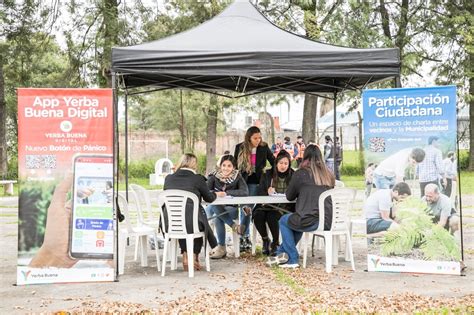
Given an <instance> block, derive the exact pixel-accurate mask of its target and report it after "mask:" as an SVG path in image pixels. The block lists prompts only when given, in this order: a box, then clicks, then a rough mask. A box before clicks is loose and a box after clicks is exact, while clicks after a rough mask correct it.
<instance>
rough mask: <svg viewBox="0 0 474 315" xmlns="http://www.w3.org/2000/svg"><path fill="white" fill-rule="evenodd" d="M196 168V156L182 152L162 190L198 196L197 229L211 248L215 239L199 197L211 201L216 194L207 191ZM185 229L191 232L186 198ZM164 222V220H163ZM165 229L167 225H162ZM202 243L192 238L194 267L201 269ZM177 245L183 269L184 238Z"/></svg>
mask: <svg viewBox="0 0 474 315" xmlns="http://www.w3.org/2000/svg"><path fill="white" fill-rule="evenodd" d="M196 170H197V158H196V156H195V155H194V154H190V153H187V154H184V155H183V156H182V157H181V159H180V161H179V163H178V165H177V167H176V172H175V173H174V174H170V175H168V176H166V178H165V184H164V187H163V190H167V189H180V190H185V191H189V192H192V193H193V194H195V195H196V196H197V197H198V200H199V214H198V224H199V230H200V231H205V232H206V238H207V240H208V242H209V245H210V246H211V248H215V247H216V246H217V240H216V238H215V237H214V234H213V233H212V230H211V228H210V227H209V223H208V221H207V216H206V213H205V212H204V208H203V207H202V206H201V199H204V200H205V201H207V202H213V201H214V200H215V199H216V198H217V196H216V193H215V192H212V191H209V188H208V187H207V185H206V179H205V177H204V176H202V175H199V174H196ZM163 215H164V216H166V215H167V213H166V209H164V211H163ZM185 216H186V217H185V220H186V231H187V232H188V233H192V232H193V203H192V201H191V200H188V201H187V203H186V214H185ZM164 221H165V222H166V220H164ZM164 228H165V230H166V229H167V227H164ZM202 245H203V239H202V237H201V238H196V239H195V240H194V248H193V252H194V260H195V261H194V269H195V270H201V266H200V265H199V253H200V252H201V248H202ZM179 247H180V248H181V252H182V253H183V268H184V270H187V269H188V259H187V258H188V256H187V254H186V251H187V248H186V240H179Z"/></svg>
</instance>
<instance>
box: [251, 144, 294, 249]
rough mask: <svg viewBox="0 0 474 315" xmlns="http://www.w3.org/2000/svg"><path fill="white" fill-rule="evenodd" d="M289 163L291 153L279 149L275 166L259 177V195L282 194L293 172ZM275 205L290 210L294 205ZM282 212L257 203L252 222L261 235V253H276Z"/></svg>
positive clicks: (292, 210)
mask: <svg viewBox="0 0 474 315" xmlns="http://www.w3.org/2000/svg"><path fill="white" fill-rule="evenodd" d="M290 165H291V155H290V154H289V153H288V152H287V151H285V150H282V151H280V153H278V155H277V157H276V160H275V167H274V168H272V169H270V170H267V171H266V172H265V173H263V175H262V177H261V179H260V185H259V195H261V196H271V195H273V194H275V193H277V194H284V193H285V192H286V189H287V187H288V185H289V183H290V179H291V176H292V175H293V173H294V171H293V169H292V168H291V167H290ZM276 207H278V208H282V209H284V210H287V211H290V212H294V211H295V205H294V204H293V203H284V204H278V205H276ZM282 214H283V211H279V210H276V209H275V208H272V207H269V206H266V205H258V206H257V207H256V208H255V210H254V211H253V214H252V217H253V222H254V224H255V227H256V228H257V231H258V233H260V236H261V237H262V241H263V246H262V253H263V254H264V255H267V256H268V255H275V253H276V250H277V247H278V245H279V242H278V241H279V238H280V229H279V228H278V220H280V217H281V216H282ZM267 225H268V227H269V229H270V232H271V234H272V240H273V241H272V242H271V249H270V238H269V237H268V233H267Z"/></svg>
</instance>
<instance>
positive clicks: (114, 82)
mask: <svg viewBox="0 0 474 315" xmlns="http://www.w3.org/2000/svg"><path fill="white" fill-rule="evenodd" d="M112 117H113V134H114V136H113V158H112V160H113V173H114V174H113V176H114V184H113V186H114V187H113V194H114V201H115V204H114V207H113V218H114V222H115V228H114V231H115V251H114V252H115V255H114V260H115V261H114V262H115V279H114V281H118V277H119V266H118V254H119V252H118V251H119V244H118V242H119V240H118V235H119V233H118V228H119V221H118V184H119V175H118V170H119V158H118V157H119V143H118V139H119V138H118V102H117V77H116V75H115V72H112Z"/></svg>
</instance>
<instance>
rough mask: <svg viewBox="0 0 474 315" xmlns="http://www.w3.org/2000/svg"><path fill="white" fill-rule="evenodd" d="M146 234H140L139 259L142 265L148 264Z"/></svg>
mask: <svg viewBox="0 0 474 315" xmlns="http://www.w3.org/2000/svg"><path fill="white" fill-rule="evenodd" d="M147 241H148V236H146V235H141V236H140V254H141V255H140V261H141V266H142V267H147V266H148V246H147V245H148V244H147Z"/></svg>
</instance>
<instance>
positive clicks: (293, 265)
mask: <svg viewBox="0 0 474 315" xmlns="http://www.w3.org/2000/svg"><path fill="white" fill-rule="evenodd" d="M278 267H280V268H288V269H296V268H299V267H300V265H299V264H283V265H278Z"/></svg>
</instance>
